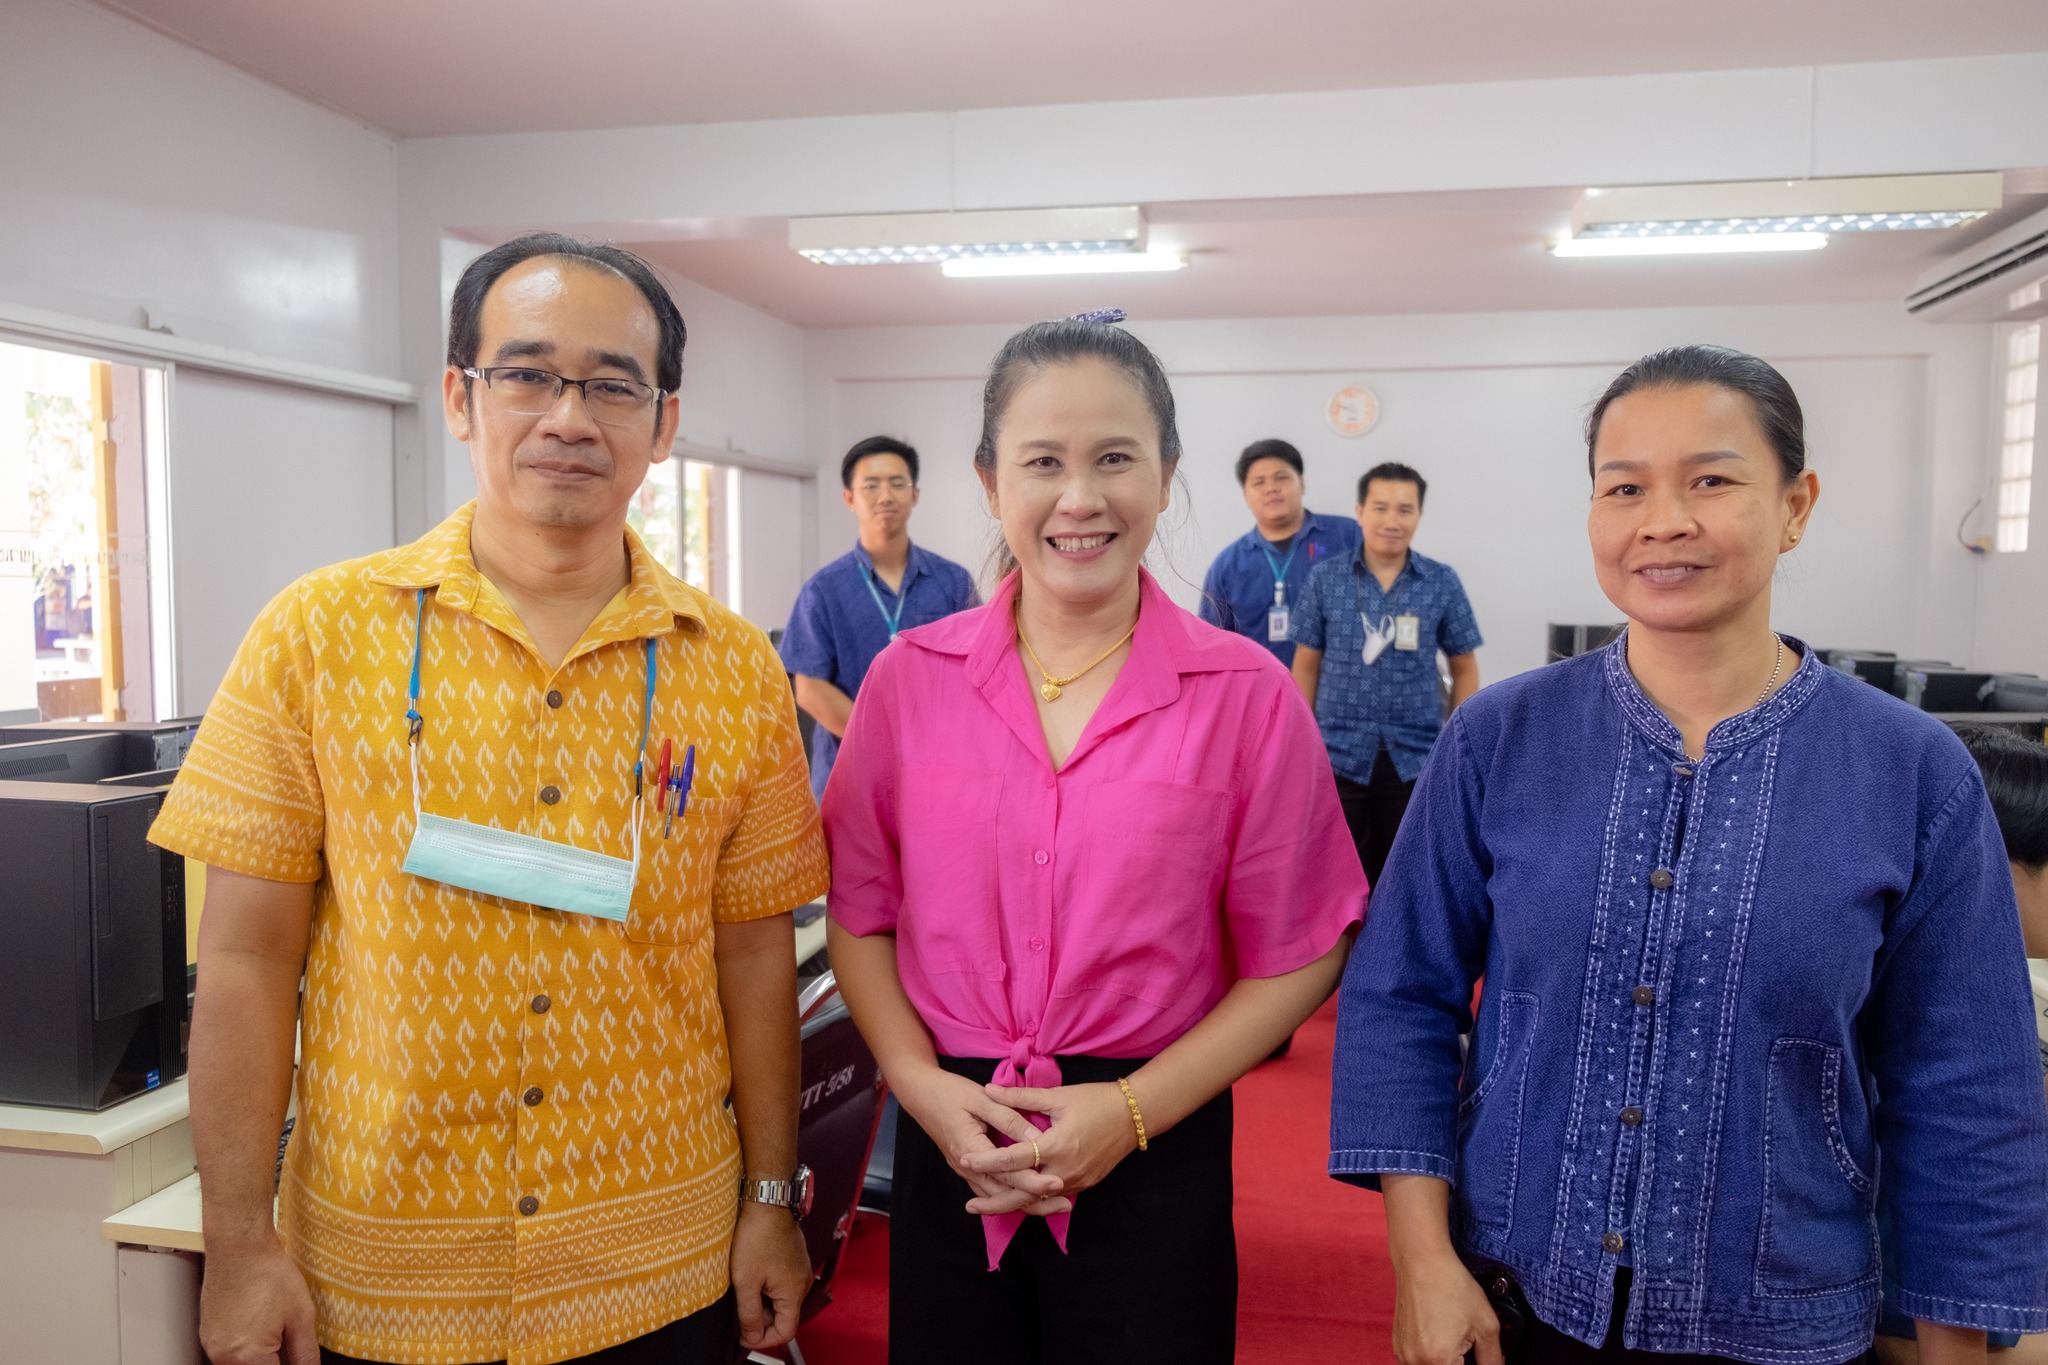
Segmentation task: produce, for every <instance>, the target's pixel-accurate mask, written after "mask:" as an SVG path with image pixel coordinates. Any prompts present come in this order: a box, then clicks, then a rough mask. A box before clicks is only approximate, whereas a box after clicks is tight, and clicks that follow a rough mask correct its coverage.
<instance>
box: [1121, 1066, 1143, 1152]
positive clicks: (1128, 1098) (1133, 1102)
mask: <svg viewBox="0 0 2048 1365" xmlns="http://www.w3.org/2000/svg"><path fill="white" fill-rule="evenodd" d="M1116 1083H1117V1085H1118V1086H1120V1087H1122V1089H1123V1092H1124V1103H1125V1104H1128V1105H1129V1106H1130V1107H1131V1122H1132V1123H1133V1124H1134V1125H1136V1127H1137V1129H1138V1150H1139V1151H1141V1152H1142V1151H1144V1150H1145V1148H1146V1146H1147V1145H1148V1144H1147V1143H1146V1141H1145V1116H1144V1115H1143V1114H1141V1113H1139V1112H1138V1097H1137V1096H1136V1095H1133V1094H1132V1093H1131V1083H1130V1081H1129V1080H1128V1079H1127V1078H1126V1077H1123V1076H1119V1077H1117V1078H1116Z"/></svg>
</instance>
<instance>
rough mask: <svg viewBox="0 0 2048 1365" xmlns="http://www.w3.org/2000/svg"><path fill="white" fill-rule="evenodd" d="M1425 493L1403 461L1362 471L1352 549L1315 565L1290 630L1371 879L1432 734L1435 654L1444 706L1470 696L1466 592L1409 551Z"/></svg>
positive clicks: (1473, 644)
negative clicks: (1445, 679) (1443, 675)
mask: <svg viewBox="0 0 2048 1365" xmlns="http://www.w3.org/2000/svg"><path fill="white" fill-rule="evenodd" d="M1428 490H1429V485H1428V484H1427V483H1426V482H1424V480H1423V477H1422V475H1420V474H1418V473H1416V472H1415V471H1414V470H1413V469H1410V468H1409V467H1408V466H1407V465H1404V464H1391V463H1389V464H1380V465H1375V466H1373V467H1372V468H1371V469H1368V470H1367V471H1366V472H1365V477H1364V478H1362V479H1360V480H1359V481H1358V528H1359V530H1360V531H1361V532H1363V533H1364V538H1365V545H1364V549H1363V551H1362V552H1360V553H1357V554H1352V555H1347V556H1346V557H1344V558H1343V559H1330V560H1325V561H1323V562H1322V563H1319V564H1318V565H1316V568H1315V572H1313V573H1311V574H1310V575H1309V579H1308V587H1307V590H1306V591H1305V592H1304V593H1303V594H1302V597H1301V603H1300V605H1299V606H1297V607H1296V608H1295V610H1294V612H1293V613H1292V621H1291V622H1290V626H1291V629H1292V633H1293V636H1294V643H1295V651H1294V680H1295V681H1296V682H1297V683H1299V684H1301V691H1302V695H1304V696H1306V697H1307V698H1308V704H1309V705H1310V706H1311V707H1313V708H1315V713H1316V723H1317V724H1318V725H1320V726H1321V727H1322V731H1323V743H1324V744H1325V745H1326V746H1327V747H1328V748H1329V751H1330V766H1331V767H1333V768H1335V769H1336V770H1337V795H1338V796H1339V797H1340V798H1342V800H1343V802H1344V819H1345V822H1346V823H1347V824H1349V825H1350V826H1351V839H1352V842H1353V843H1355V844H1356V845H1357V846H1358V861H1359V862H1360V863H1362V864H1364V866H1365V875H1366V878H1367V880H1369V881H1372V882H1378V881H1379V879H1380V871H1381V869H1383V868H1384V867H1385V866H1386V865H1387V850H1388V849H1390V848H1392V847H1393V846H1394V833H1395V831H1397V830H1398V829H1400V827H1401V817H1402V816H1403V815H1405V814H1407V811H1408V797H1409V795H1410V794H1411V793H1412V792H1413V791H1414V790H1415V779H1416V778H1417V777H1418V776H1419V775H1420V774H1421V772H1422V762H1423V760H1424V759H1426V758H1428V757H1429V750H1430V747H1431V746H1432V745H1434V744H1435V743H1436V737H1437V735H1438V733H1439V732H1440V731H1442V729H1443V725H1444V713H1445V708H1444V704H1443V698H1442V695H1441V694H1440V693H1439V691H1438V690H1437V672H1436V656H1437V652H1438V651H1439V650H1441V651H1442V652H1443V654H1444V656H1445V657H1446V658H1447V659H1448V660H1449V662H1450V669H1451V709H1453V710H1455V709H1456V708H1457V707H1458V706H1459V705H1460V704H1461V703H1462V702H1463V701H1464V700H1465V699H1466V698H1467V697H1469V696H1471V695H1472V694H1473V693H1474V692H1477V691H1478V690H1479V660H1478V659H1476V658H1474V657H1473V653H1472V652H1473V651H1474V650H1476V649H1478V648H1479V645H1480V643H1481V642H1480V639H1479V623H1478V622H1477V621H1475V620H1474V619H1473V617H1472V604H1471V602H1470V601H1469V600H1467V598H1466V596H1465V585H1464V584H1463V583H1461V582H1459V581H1458V574H1457V571H1456V570H1454V569H1452V568H1451V567H1450V565H1448V564H1439V563H1438V562H1437V561H1436V560H1434V559H1429V558H1427V557H1425V556H1423V555H1419V554H1416V553H1415V552H1414V551H1413V550H1411V549H1410V548H1409V543H1410V542H1412V541H1413V540H1414V539H1415V528H1416V527H1417V526H1418V525H1420V524H1421V521H1422V497H1423V494H1424V493H1426V492H1428Z"/></svg>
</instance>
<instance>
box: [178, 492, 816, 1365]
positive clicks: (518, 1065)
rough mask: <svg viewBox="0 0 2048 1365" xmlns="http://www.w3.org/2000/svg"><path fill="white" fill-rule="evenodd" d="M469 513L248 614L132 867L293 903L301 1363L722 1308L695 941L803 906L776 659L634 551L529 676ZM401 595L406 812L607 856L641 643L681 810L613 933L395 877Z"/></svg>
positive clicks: (618, 839) (796, 795)
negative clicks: (317, 1354) (147, 864)
mask: <svg viewBox="0 0 2048 1365" xmlns="http://www.w3.org/2000/svg"><path fill="white" fill-rule="evenodd" d="M473 514H474V506H473V505H472V506H469V507H464V508H463V509H461V510H460V511H458V512H456V513H455V514H454V515H453V516H451V517H449V519H448V520H447V521H445V522H443V523H442V524H441V525H440V526H439V527H437V528H436V529H435V530H433V531H432V532H430V533H428V535H427V536H425V537H424V538H423V539H421V540H419V541H416V542H415V543H413V544H411V545H408V546H403V547H401V548H399V549H396V550H392V551H388V552H386V553H384V554H379V555H373V556H371V557H369V558H367V559H361V560H354V561H351V562H349V563H345V564H339V565H336V566H334V567H332V568H327V569H322V570H319V571H317V572H315V573H312V574H308V575H307V576H306V577H304V578H302V579H300V580H299V581H298V582H297V583H295V584H293V585H292V586H291V587H289V588H287V589H286V590H285V591H284V592H283V593H282V594H281V595H280V596H279V597H278V598H277V599H276V600H275V601H273V602H272V603H271V604H270V605H269V606H268V607H267V608H265V610H264V612H263V614H262V615H261V616H260V617H259V618H258V619H257V621H256V624H255V625H254V626H253V627H252V628H251V629H250V631H249V634H248V637H247V638H246V639H245V640H244V641H243V643H242V647H241V650H240V652H239V653H238V654H237V655H236V657H235V661H234V664H233V666H232V667H231V668H230V669H229V670H228V675H227V678H226V680H225V681H224V682H223V683H222V684H221V689H220V691H219V693H218V694H217V695H216V696H215V697H214V700H213V702H212V704H211V705H210V706H209V707H208V708H207V712H206V720H205V723H204V724H203V725H202V726H201V728H200V732H199V737H198V740H197V742H196V743H195V744H194V746H193V748H192V752H191V755H190V756H189V757H188V758H187V759H186V761H185V765H184V769H183V771H182V772H181V774H180V775H179V778H178V780H177V782H176V784H175V785H174V786H173V787H172V789H171V793H170V796H169V798H168V800H167V801H166V802H165V805H164V810H163V813H162V815H161V816H160V817H159V818H158V820H157V823H156V826H155V828H154V830H153V831H152V834H151V838H152V839H153V840H154V841H155V842H157V843H158V844H161V845H162V846H163V847H165V848H168V849H170V850H172V851H174V852H177V853H181V854H184V855H185V856H186V857H189V858H197V859H199V860H201V861H202V862H205V863H208V864H210V865H212V866H215V867H224V868H228V869H230V870H232V871H235V872H240V873H245V874H248V875H250V876H255V877H264V878H268V879H271V880H274V881H291V882H313V883H314V902H313V905H314V909H313V929H312V943H311V948H310V951H309V955H308V958H307V963H306V982H305V991H304V996H303V999H302V1004H301V1010H302V1014H301V1042H300V1047H301V1062H300V1068H299V1073H298V1081H297V1098H298V1113H299V1119H298V1126H297V1127H296V1129H295V1130H294V1131H293V1134H292V1140H291V1147H290V1151H289V1153H288V1154H287V1156H286V1160H285V1170H284V1178H283V1182H282V1185H281V1187H280V1189H279V1201H278V1219H279V1227H280V1230H281V1232H282V1234H283V1236H284V1239H285V1243H286V1245H287V1247H288V1248H289V1249H290V1251H291V1254H292V1256H293V1257H294V1258H295V1259H296V1260H297V1262H298V1264H299V1265H300V1267H301V1268H302V1269H303V1271H304V1272H305V1275H306V1278H307V1281H308V1282H309V1283H310V1284H311V1286H312V1289H313V1296H314V1303H315V1307H316V1312H317V1318H318V1324H319V1337H320V1342H321V1344H322V1345H324V1346H327V1347H328V1348H330V1349H332V1350H336V1351H339V1352H341V1353H343V1354H345V1355H351V1356H358V1357H363V1358H367V1359H371V1360H382V1361H393V1362H420V1363H421V1365H426V1363H427V1362H443V1361H445V1362H466V1361H487V1360H505V1359H509V1361H510V1362H511V1365H543V1363H544V1362H550V1361H558V1360H565V1359H569V1358H571V1357H575V1356H579V1355H585V1354H588V1353H590V1352H592V1351H596V1350H600V1349H602V1348H604V1347H606V1346H610V1345H613V1344H615V1343H617V1342H620V1341H625V1340H628V1339H630V1338H633V1337H636V1336H639V1335H642V1334H644V1333H647V1332H650V1331H653V1330H655V1329H656V1328H659V1327H661V1326H663V1325H665V1324H666V1323H668V1322H671V1321H673V1320H675V1319H677V1318H680V1317H683V1316H685V1315H687V1314H689V1313H692V1312H695V1311H696V1310H698V1309H700V1308H703V1307H706V1306H707V1305H709V1304H711V1303H713V1302H715V1301H716V1300H717V1299H718V1298H719V1297H720V1296H721V1295H723V1294H724V1292H725V1290H726V1286H727V1274H728V1271H727V1252H728V1248H729V1244H730V1240H731V1234H732V1227H733V1223H734V1219H735V1216H736V1200H737V1195H738V1187H739V1176H740V1160H739V1141H738V1137H737V1130H736V1128H735V1125H734V1122H733V1119H732V1117H731V1114H730V1111H729V1110H728V1109H727V1108H726V1107H725V1098H726V1095H727V1092H728V1090H729V1088H730V1079H731V1071H730V1063H729V1059H728V1055H727V1051H726V1041H725V1029H724V1016H723V1014H722V1013H721V1010H720V1007H719V1000H718V993H717V976H716V969H715V967H714V964H713V958H712V946H713V945H712V938H713V925H714V924H716V923H720V922H733V921H739V920H747V919H754V918H759V917H763V916H767V915H775V914H780V913H782V912H784V911H787V910H789V909H791V908H793V907H795V906H798V905H801V904H803V903H805V902H806V901H809V900H811V899H813V898H815V897H817V896H819V895H822V894H823V893H824V891H825V887H826V883H827V880H828V878H827V873H826V864H825V846H824V841H823V838H822V836H821V834H820V831H819V826H818V814H817V808H816V806H815V804H814V803H813V801H812V798H811V792H810V786H809V782H808V779H807V776H806V772H805V766H804V760H803V754H802V751H801V748H800V746H799V741H798V737H797V729H796V723H795V713H794V711H793V709H792V703H791V699H790V694H789V687H788V683H787V682H786V680H785V679H784V676H783V673H782V668H781V665H780V663H779V662H778V661H777V660H776V656H775V653H774V651H773V650H772V649H771V648H770V646H769V644H768V641H767V639H766V637H765V636H763V635H762V633H761V632H760V631H759V630H757V629H756V628H755V627H753V626H751V625H749V624H748V623H747V622H745V621H744V620H742V619H741V618H740V617H738V616H737V615H735V614H734V613H732V612H731V611H728V610H727V609H725V608H724V607H722V606H720V605H719V604H718V603H716V602H715V601H713V600H712V599H710V598H708V597H706V596H705V595H704V594H702V593H700V592H698V591H697V590H696V589H694V588H691V587H689V586H687V585H686V584H684V583H683V582H681V581H680V580H679V579H677V578H675V577H674V576H673V575H672V574H670V573H669V572H668V571H667V570H665V569H663V568H662V567H661V566H660V565H659V564H657V563H656V562H655V560H654V559H653V557H652V556H650V555H649V554H648V553H647V551H646V549H645V548H644V547H643V546H642V545H641V544H640V542H639V540H638V539H637V538H636V537H634V536H633V535H632V533H631V532H630V531H629V532H628V533H627V538H626V539H627V549H628V553H629V555H630V557H631V561H632V581H631V584H630V585H629V586H628V587H627V588H626V589H625V590H624V591H622V592H621V593H620V594H619V596H618V597H617V598H616V599H614V600H613V602H612V603H611V605H610V606H608V607H607V608H606V609H605V611H604V612H603V613H601V614H600V615H599V617H598V619H597V620H596V621H595V622H593V623H592V625H591V627H590V629H589V630H588V631H587V632H585V634H584V637H583V639H582V641H581V642H579V643H578V644H577V646H576V648H575V649H574V650H572V651H571V652H570V655H569V657H568V659H567V660H565V661H564V662H563V664H562V665H561V667H560V668H558V669H555V670H553V671H552V672H551V671H550V670H549V669H548V668H547V666H546V665H545V664H544V663H542V662H541V660H540V657H539V655H538V654H537V653H536V651H535V650H534V648H533V645H532V642H531V638H530V637H529V636H528V634H527V632H526V630H525V628H524V627H523V626H521V624H520V623H519V621H518V619H517V617H516V616H515V615H514V614H513V612H512V611H511V609H510V607H509V606H508V605H507V603H506V602H505V599H504V598H503V597H502V596H501V595H500V594H499V593H498V592H497V591H496V590H495V589H494V588H493V587H492V586H491V585H490V584H489V583H488V582H486V581H485V580H484V579H483V578H482V577H481V576H480V575H479V574H478V572H477V569H476V565H475V562H474V560H473V559H472V558H471V555H470V549H469V530H470V520H471V517H472V515H473ZM421 588H426V589H430V590H431V591H429V592H428V594H427V607H426V624H425V650H424V656H423V670H422V683H423V695H422V699H421V703H420V710H421V713H422V714H423V715H424V717H425V725H424V729H423V731H422V735H421V751H420V759H421V767H420V771H421V788H422V808H423V809H424V810H426V811H429V812H432V813H435V814H441V815H448V816H454V817H457V818H460V819H464V820H468V821H471V822H473V823H476V824H483V825H495V826H499V827H502V828H506V829H512V830H518V831H521V832H523V833H527V834H535V835H540V836H542V837H545V838H549V839H553V840H557V841H561V842H566V843H570V844H574V845H576V846H577V847H580V848H587V849H595V850H597V851H600V852H605V853H610V854H614V855H616V856H619V857H627V856H630V853H631V827H630V823H629V821H630V815H631V810H632V788H633V782H632V767H633V759H634V753H635V747H636V745H637V744H638V741H639V737H640V715H641V703H642V697H643V689H644V686H645V672H644V669H645V663H646V650H645V646H644V644H643V643H642V642H643V641H644V640H646V639H648V638H653V639H655V640H656V642H657V644H656V653H657V656H658V671H657V685H656V692H655V700H654V720H653V727H652V738H651V739H650V741H649V749H650V759H649V764H648V768H649V772H650V775H651V772H652V768H653V762H652V758H653V753H654V752H655V751H658V750H659V747H660V741H661V740H662V739H665V738H666V739H670V740H672V741H674V745H675V752H676V754H677V757H678V760H680V755H681V753H682V748H683V745H684V744H686V743H695V744H696V746H697V766H696V775H695V786H694V788H693V790H692V793H691V796H690V803H689V809H688V812H687V814H686V815H685V817H684V818H683V819H681V820H679V821H677V822H676V825H675V831H674V834H673V836H672V837H670V838H668V839H663V838H661V837H660V827H659V825H658V824H657V823H656V821H655V817H654V814H653V809H652V804H651V802H650V805H649V807H648V812H647V817H646V823H645V824H644V825H643V829H642V836H641V844H640V847H641V867H640V874H639V878H638V881H637V883H636V886H635V889H634V894H633V906H632V913H631V917H630V918H629V920H627V921H626V922H625V923H615V922H611V921H607V920H601V919H596V918H592V917H589V916H584V915H575V914H566V913H562V912H559V911H554V910H545V909H540V908H537V907H535V906H531V905H526V904H523V903H519V902H514V901H509V900H502V899H499V898H496V897H490V896H480V895H476V894H473V893H471V892H467V891H463V890H460V889H458V888H455V887H452V886H446V885H443V884H441V883H438V882H432V881H427V880H424V879H421V878H418V877H414V876H411V875H409V874H407V873H405V872H404V871H402V870H401V868H400V864H401V863H402V862H403V861H404V859H405V853H406V847H407V844H408V842H409V841H410V840H411V838H412V832H413V823H414V821H413V807H412V794H411V787H410V782H409V778H408V767H407V755H406V722H405V710H406V684H407V679H408V676H409V673H410V666H411V659H412V649H413V612H414V603H415V591H416V590H417V589H421ZM650 781H651V776H650ZM202 989H204V987H203V986H202ZM528 1209H530V1210H531V1212H526V1211H525V1210H528Z"/></svg>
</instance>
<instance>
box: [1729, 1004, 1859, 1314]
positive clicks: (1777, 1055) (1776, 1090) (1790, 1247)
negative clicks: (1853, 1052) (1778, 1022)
mask: <svg viewBox="0 0 2048 1365" xmlns="http://www.w3.org/2000/svg"><path fill="white" fill-rule="evenodd" d="M1763 1173H1764V1191H1763V1193H1764V1198H1763V1210H1762V1214H1761V1222H1760V1224H1759V1226H1758V1229H1757V1239H1756V1284H1755V1290H1756V1293H1757V1295H1758V1296H1759V1297H1762V1298H1807V1297H1811V1296H1813V1295H1817V1294H1832V1293H1840V1292H1844V1291H1848V1290H1854V1289H1862V1288H1867V1287H1868V1286H1869V1285H1870V1284H1871V1282H1872V1281H1873V1280H1874V1279H1875V1278H1876V1276H1877V1266H1878V1251H1877V1225H1876V1222H1875V1220H1874V1219H1873V1218H1872V1216H1871V1203H1872V1199H1871V1178H1870V1176H1869V1175H1868V1174H1867V1173H1866V1172H1865V1170H1864V1168H1863V1166H1861V1165H1859V1164H1858V1163H1857V1160H1856V1157H1855V1155H1854V1153H1853V1152H1852V1150H1851V1148H1850V1145H1849V1142H1848V1140H1847V1138H1846V1137H1845V1135H1844V1132H1843V1125H1842V1050H1841V1049H1840V1048H1839V1047H1835V1046H1833V1045H1832V1044H1829V1043H1821V1042H1815V1041H1813V1040H1811V1039H1807V1038H1780V1039H1779V1040H1778V1041H1777V1042H1775V1043H1773V1044H1771V1061H1770V1076H1769V1080H1768V1083H1767V1085H1766V1086H1765V1089H1764V1161H1763Z"/></svg>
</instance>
